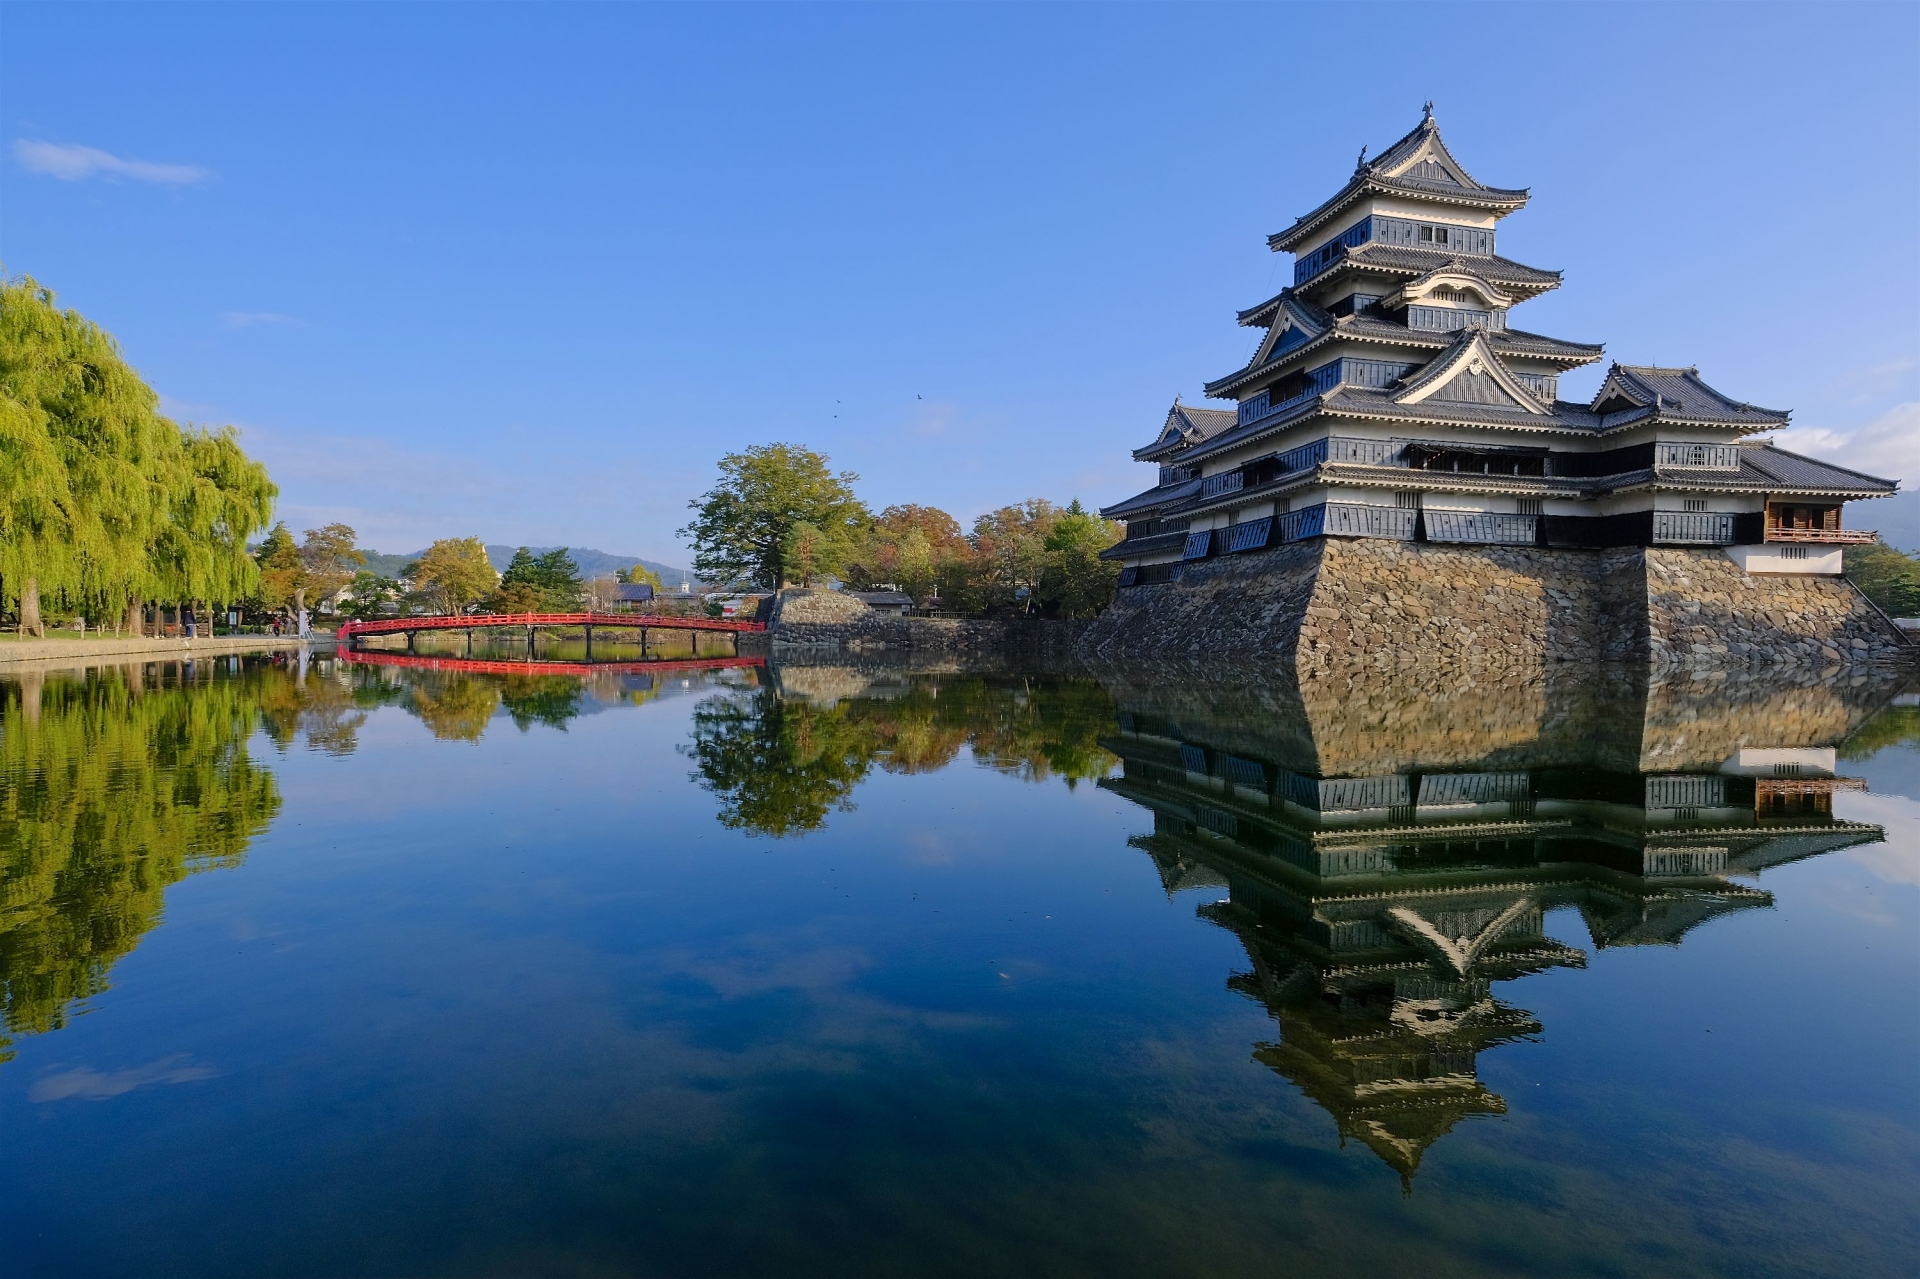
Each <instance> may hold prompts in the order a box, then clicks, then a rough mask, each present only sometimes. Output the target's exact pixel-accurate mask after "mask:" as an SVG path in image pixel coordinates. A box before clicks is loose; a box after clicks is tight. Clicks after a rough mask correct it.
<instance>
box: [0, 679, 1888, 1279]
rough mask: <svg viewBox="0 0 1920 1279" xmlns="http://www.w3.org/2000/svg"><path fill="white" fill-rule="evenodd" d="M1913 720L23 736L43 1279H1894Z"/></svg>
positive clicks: (1541, 714) (917, 685)
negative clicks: (1397, 1278)
mask: <svg viewBox="0 0 1920 1279" xmlns="http://www.w3.org/2000/svg"><path fill="white" fill-rule="evenodd" d="M1914 703H1915V698H1914V697H1913V695H1912V694H1911V693H1910V692H1908V691H1907V690H1905V689H1904V688H1902V687H1901V686H1899V685H1898V684H1896V683H1889V682H1884V681H1881V680H1878V679H1867V678H1859V677H1853V676H1851V675H1849V674H1847V673H1844V672H1831V673H1829V674H1828V675H1827V676H1826V677H1824V678H1815V677H1809V678H1808V679H1806V680H1802V681H1798V682H1796V681H1792V680H1784V679H1777V678H1771V679H1750V680H1747V679H1740V678H1731V679H1716V680H1693V681H1685V680H1683V681H1668V682H1663V681H1659V680H1652V679H1649V678H1648V676H1647V675H1646V674H1645V673H1644V672H1635V671H1584V672H1582V671H1571V670H1569V671H1561V672H1556V673H1555V674H1554V676H1553V677H1552V678H1551V679H1545V680H1542V679H1538V678H1532V677H1529V676H1526V675H1519V676H1515V677H1512V678H1501V677H1497V676H1490V675H1487V674H1486V673H1484V672H1473V671H1464V672H1463V671H1452V672H1448V671H1408V672H1404V673H1402V674H1401V675H1399V676H1391V675H1374V676H1369V677H1365V678H1354V679H1348V680H1325V681H1319V682H1316V683H1313V684H1309V685H1306V686H1298V687H1296V686H1294V685H1291V684H1289V683H1287V682H1285V681H1282V680H1277V679H1272V680H1261V679H1253V678H1249V677H1247V676H1246V675H1245V674H1244V673H1243V672H1233V671H1201V670H1137V669H1136V670H1125V671H1100V672H1093V673H1058V672H1056V673H1048V674H1032V673H1025V674H1023V673H1019V672H1010V673H1009V672H1000V673H991V674H986V673H966V672H950V673H937V674H935V673H913V672H909V671H901V670H878V669H855V668H852V667H836V666H830V665H813V666H764V665H751V664H749V665H740V666H731V667H720V668H694V667H688V666H676V665H672V664H667V665H662V666H659V667H657V668H650V669H645V670H636V669H631V668H627V669H622V670H618V671H607V670H601V671H595V672H592V673H588V674H579V673H571V672H566V671H549V670H536V671H532V672H529V673H494V672H486V671H471V670H468V671H462V670H450V669H444V668H442V669H435V668H432V667H431V666H415V665H407V664H404V663H401V664H394V663H350V662H348V661H344V660H340V659H333V658H321V659H314V660H305V659H300V658H294V657H282V658H278V659H271V660H270V659H267V658H264V657H262V658H257V659H256V658H247V659H239V658H222V659H218V660H214V661H212V662H201V663H198V664H195V665H191V666H186V665H180V664H147V665H143V666H125V667H121V666H108V667H100V668H96V669H93V670H90V671H70V672H44V673H33V674H29V675H26V676H13V677H5V676H0V876H4V878H0V999H3V1000H4V1004H3V1006H0V1013H3V1014H4V1021H3V1022H0V1273H5V1274H8V1275H22V1276H24V1275H53V1276H64V1275H88V1276H91V1275H157V1274H191V1275H316V1274H327V1275H436V1274H447V1275H482V1274H511V1275H524V1274H566V1275H573V1274H578V1275H600V1274H608V1275H614V1274H635V1275H663V1276H703V1275H751V1276H758V1275H768V1274H781V1275H802V1274H805V1275H811V1274H819V1275H923V1274H924V1275H969V1276H972V1275H1045V1276H1062V1275H1100V1276H1121V1275H1143V1276H1149V1275H1150V1276H1170V1275H1206V1276H1220V1275H1276V1274H1313V1275H1349V1274H1351V1275H1368V1276H1377V1275H1386V1274H1401V1273H1419V1274H1423V1275H1486V1274H1496V1275H1498V1274H1512V1275H1538V1274H1554V1275H1649V1274H1662V1275H1665V1274H1672V1275H1679V1274H1688V1275H1692V1274H1711V1275H1719V1274H1727V1275H1741V1276H1754V1275H1776V1274H1777V1275H1815V1274H1818V1275H1827V1274H1831V1275H1849V1276H1857V1275H1869V1274H1872V1275H1881V1274H1887V1275H1891V1274H1899V1273H1912V1272H1913V1271H1914V1270H1915V1269H1916V1268H1920V1087H1917V1086H1916V1085H1920V994H1916V984H1915V974H1916V972H1920V705H1916V704H1914Z"/></svg>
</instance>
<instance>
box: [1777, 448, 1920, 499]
mask: <svg viewBox="0 0 1920 1279" xmlns="http://www.w3.org/2000/svg"><path fill="white" fill-rule="evenodd" d="M1740 470H1741V473H1742V474H1752V475H1754V476H1755V477H1757V478H1760V479H1764V480H1769V481H1771V482H1773V483H1775V484H1778V485H1780V486H1781V487H1782V488H1783V489H1787V490H1796V491H1797V490H1807V491H1818V492H1826V493H1838V492H1857V493H1892V492H1893V491H1894V490H1895V489H1897V488H1899V487H1900V485H1899V482H1898V481H1897V480H1883V479H1881V478H1880V477H1879V476H1877V475H1867V474H1865V473H1863V472H1861V471H1854V470H1849V469H1848V468H1846V467H1844V466H1835V465H1834V464H1833V463H1831V462H1821V461H1818V460H1816V459H1814V458H1810V457H1802V456H1801V455H1800V454H1798V453H1789V452H1787V451H1786V450H1785V449H1782V448H1775V447H1774V446H1773V445H1771V444H1748V445H1743V446H1741V449H1740Z"/></svg>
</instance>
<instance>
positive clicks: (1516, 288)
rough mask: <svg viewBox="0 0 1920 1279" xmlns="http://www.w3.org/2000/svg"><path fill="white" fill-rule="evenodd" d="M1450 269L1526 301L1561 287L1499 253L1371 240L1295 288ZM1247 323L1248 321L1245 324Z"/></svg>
mask: <svg viewBox="0 0 1920 1279" xmlns="http://www.w3.org/2000/svg"><path fill="white" fill-rule="evenodd" d="M1448 268H1454V269H1457V270H1464V271H1472V272H1473V273H1474V274H1476V275H1479V276H1481V277H1482V278H1484V279H1486V280H1487V281H1488V282H1489V283H1492V284H1498V285H1500V286H1501V287H1502V288H1505V289H1508V290H1510V291H1512V292H1514V293H1516V294H1518V295H1520V296H1521V298H1522V300H1524V299H1526V298H1532V297H1538V296H1539V295H1540V294H1542V293H1545V292H1548V291H1549V290H1551V289H1557V288H1559V287H1560V279H1561V276H1560V272H1558V271H1547V270H1543V269H1542V268H1540V267H1537V266H1527V265H1526V264H1525V263H1522V262H1515V261H1514V260H1513V259H1511V258H1503V257H1500V256H1499V255H1498V254H1487V255H1485V256H1480V255H1477V254H1469V253H1455V252H1453V251H1452V250H1450V249H1422V248H1417V247H1415V246H1412V245H1406V244H1382V243H1380V242H1379V241H1378V240H1369V241H1367V242H1366V243H1364V244H1359V245H1355V246H1354V247H1352V248H1350V249H1347V250H1346V251H1345V252H1344V253H1342V254H1341V255H1340V256H1339V257H1337V258H1335V259H1333V261H1331V262H1329V263H1328V264H1327V265H1326V267H1325V268H1324V269H1322V270H1320V271H1318V272H1316V273H1315V274H1313V275H1311V276H1309V277H1308V278H1306V279H1304V280H1298V281H1295V284H1294V287H1295V288H1304V287H1306V286H1307V285H1310V284H1313V283H1315V282H1316V281H1319V280H1321V279H1324V278H1325V277H1326V276H1328V275H1330V274H1332V273H1334V272H1338V271H1343V270H1348V271H1370V272H1373V273H1375V274H1379V275H1389V276H1401V277H1405V278H1408V279H1412V278H1414V277H1416V276H1422V275H1426V274H1427V273H1428V272H1431V271H1440V270H1445V269H1448ZM1242 323H1246V321H1244V320H1243V321H1242Z"/></svg>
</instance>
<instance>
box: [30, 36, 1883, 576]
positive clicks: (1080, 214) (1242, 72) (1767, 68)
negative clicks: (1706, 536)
mask: <svg viewBox="0 0 1920 1279" xmlns="http://www.w3.org/2000/svg"><path fill="white" fill-rule="evenodd" d="M1916 67H1920V7H1916V6H1911V5H1899V6H1885V7H1876V6H1870V5H1821V6H1810V7H1761V6H1734V5H1712V6H1707V7H1704V8H1687V7H1682V6H1674V5H1660V6H1652V5H1644V6H1610V7H1593V8H1583V7H1577V6H1571V5H1554V6H1537V7H1528V6H1488V7H1475V6H1472V5H1463V4H1451V5H1447V6H1443V7H1438V6H1425V5H1422V6H1414V7H1409V8H1403V9H1399V8H1394V7H1393V6H1390V5H1381V4H1371V3H1370V4H1365V5H1352V6H1341V5H1335V6H1312V5H1280V6H1259V7H1256V6H1227V5H1210V6H1198V5H1183V6H1172V7H1154V6H1146V5H1128V6H1073V5H1023V6H1013V7H993V6H983V5H964V6H884V7H869V6H855V5H838V6H831V7H807V6H800V5H781V6H775V7H754V6H747V5H725V6H721V5H713V6H703V7H639V6H616V5H596V6H585V7H566V6H555V5H542V6H526V7H480V6H451V5H415V6H408V7H397V8H384V7H378V6H372V5H338V6H320V7H299V6H290V5H274V6H251V7H247V6H235V5H222V6H213V7H188V6H164V5H141V6H137V7H130V8H113V7H103V6H91V5H88V6H71V5H59V6H40V5H31V4H20V3H10V4H7V5H6V6H4V8H0V127H4V130H5V137H4V143H5V147H6V150H5V154H4V158H0V262H3V263H4V265H5V268H6V270H7V271H8V272H10V273H13V274H22V273H24V274H30V275H32V276H34V277H36V278H37V279H39V280H40V281H41V282H43V283H45V284H47V285H49V286H51V287H53V288H54V289H55V290H57V292H58V293H59V295H60V297H61V299H62V300H63V301H64V302H65V303H66V304H67V305H70V306H74V307H77V308H79V309H80V310H81V311H83V312H84V313H85V314H87V315H88V316H89V317H91V318H93V319H95V320H97V321H99V322H100V323H101V324H103V325H105V326H106V327H107V328H109V329H110V330H112V331H113V332H114V333H115V334H117V335H118V336H119V338H120V340H121V342H122V344H123V345H124V346H125V348H126V350H127V352H128V354H129V356H130V357H131V359H132V360H133V361H134V363H135V364H136V365H137V366H138V367H139V368H140V369H141V371H142V372H143V373H144V374H145V375H146V377H147V378H148V380H149V381H150V382H151V383H152V384H153V385H154V386H155V387H156V388H157V389H158V390H159V391H160V392H161V394H162V395H163V396H164V397H165V400H166V403H167V406H168V407H169V409H170V410H171V411H172V412H174V413H175V414H176V415H177V416H180V417H184V418H188V419H191V420H193V421H196V422H207V423H227V422H231V423H234V424H237V425H239V426H240V427H241V428H242V429H243V430H244V432H245V436H246V439H247V442H248V446H249V448H251V449H252V450H253V451H254V452H255V453H257V454H258V455H259V456H261V457H263V458H264V459H265V460H266V461H267V462H268V464H269V465H270V467H271V468H272V470H273V473H274V476H275V478H276V479H277V480H278V482H279V483H280V486H281V490H282V502H281V513H282V514H283V516H284V517H285V518H286V519H287V520H288V522H289V523H290V524H291V525H292V526H293V527H294V528H295V529H296V530H298V529H300V528H302V527H307V526H311V525H313V524H316V523H319V522H323V521H327V520H333V519H344V520H346V521H347V522H349V523H351V524H353V525H355V526H356V527H357V528H358V529H360V530H361V533H362V541H363V543H364V544H367V545H371V546H375V547H378V548H380V549H383V550H411V549H415V548H417V547H419V546H421V545H424V544H425V543H426V542H427V541H429V540H431V539H432V538H434V537H441V536H466V535H477V536H480V537H483V538H485V539H486V540H488V541H505V542H531V543H535V544H552V543H568V544H572V545H587V546H596V547H599V548H602V549H606V550H616V551H623V552H631V553H634V554H639V555H645V556H648V557H650V558H655V559H662V560H666V561H669V562H676V563H678V562H685V560H686V558H687V556H686V553H685V551H684V550H683V549H682V548H681V547H680V546H679V545H678V544H677V542H676V539H675V537H674V533H673V530H674V529H675V528H677V527H678V526H679V525H681V524H682V523H684V521H685V519H686V502H687V500H688V498H690V497H692V496H694V495H696V494H698V493H699V492H701V491H703V490H704V489H705V488H706V487H707V486H708V485H709V484H710V483H711V482H712V479H713V475H714V472H713V464H714V461H715V459H717V458H718V457H719V455H720V454H722V453H723V452H726V451H728V450H732V449H737V448H740V447H742V446H745V445H749V444H755V443H763V442H767V441H771V440H789V441H794V442H798V443H802V444H806V445H808V446H810V447H813V448H816V449H820V450H822V451H824V452H826V453H828V454H830V455H831V456H832V458H833V460H834V462H835V464H836V465H838V466H842V467H845V468H848V469H852V470H854V471H857V472H859V473H860V475H861V476H862V477H863V478H862V480H861V483H860V486H859V487H860V491H861V493H862V494H863V496H865V497H866V499H867V500H868V501H869V502H871V503H872V504H874V505H875V506H880V505H885V504H887V503H890V502H926V503H933V504H936V505H939V506H943V507H945V508H946V509H948V510H950V511H952V512H953V513H954V514H956V515H958V516H960V517H961V518H962V519H963V521H964V520H970V519H971V517H972V516H973V515H975V514H977V513H979V512H980V511H983V510H986V509H989V508H991V507H994V506H998V505H1001V504H1004V503H1007V502H1012V501H1017V500H1019V499H1022V498H1025V497H1028V496H1045V497H1049V498H1053V499H1055V500H1058V501H1065V500H1067V499H1068V498H1071V497H1075V496H1078V497H1080V498H1083V499H1085V500H1087V501H1089V502H1110V501H1113V500H1116V499H1118V498H1120V497H1123V496H1126V495H1127V494H1129V493H1132V492H1134V491H1136V490H1138V489H1139V488H1142V487H1144V486H1145V485H1146V484H1147V483H1149V482H1150V481H1151V477H1150V475H1149V474H1148V472H1147V470H1146V469H1145V468H1142V467H1139V466H1138V465H1137V464H1134V463H1132V462H1131V461H1130V460H1129V458H1128V450H1129V449H1130V448H1132V447H1134V446H1136V445H1138V444H1140V443H1143V442H1145V441H1146V440H1147V439H1149V438H1150V437H1151V436H1152V435H1153V433H1154V431H1155V429H1156V428H1157V427H1158V425H1159V423H1160V420H1161V418H1162V416H1163V415H1164V413H1165V411H1166V408H1167V405H1168V404H1169V403H1170V402H1171V400H1172V398H1173V396H1174V394H1175V393H1176V392H1180V393H1183V394H1184V395H1185V396H1186V397H1187V399H1188V400H1189V401H1190V402H1193V401H1198V400H1200V399H1201V394H1200V386H1201V384H1202V383H1203V382H1205V381H1207V380H1209V379H1211V378H1214V377H1217V376H1219V375H1221V374H1222V373H1225V372H1227V371H1229V370H1231V369H1233V368H1235V367H1237V366H1238V365H1239V364H1241V363H1242V362H1243V361H1244V360H1245V358H1246V357H1247V355H1248V354H1249V353H1250V346H1251V343H1252V335H1251V334H1250V332H1249V331H1247V330H1242V329H1239V328H1236V327H1235V326H1234V324H1233V312H1234V311H1235V309H1237V308H1240V307H1244V306H1248V305H1251V304H1252V303H1254V302H1257V301H1259V300H1261V299H1263V298H1265V297H1267V296H1269V295H1270V294H1272V293H1273V292H1274V291H1276V290H1277V289H1278V288H1279V284H1280V282H1281V280H1282V278H1283V271H1284V270H1285V264H1286V263H1288V262H1290V260H1291V259H1288V258H1285V257H1283V256H1281V255H1276V254H1271V253H1269V252H1268V251H1267V250H1266V247H1265V243H1264V240H1265V237H1266V235H1267V234H1268V233H1270V232H1272V231H1275V230H1278V229H1280V228H1282V227H1284V226H1285V225H1287V224H1288V223H1290V222H1291V221H1292V219H1293V218H1294V217H1295V216H1296V215H1298V214H1300V213H1302V212H1304V211H1306V210H1307V209H1309V208H1311V207H1312V206H1313V205H1315V204H1316V203H1318V202H1319V201H1320V200H1321V199H1323V198H1324V197H1325V196H1327V195H1328V194H1331V192H1332V191H1333V190H1334V189H1336V188H1337V187H1338V185H1339V184H1340V183H1341V182H1342V181H1343V180H1344V178H1345V177H1346V175H1347V174H1348V173H1349V172H1350V171H1351V170H1352V167H1353V163H1354V157H1355V155H1356V154H1357V153H1358V151H1359V150H1360V147H1361V146H1362V145H1363V144H1365V145H1368V146H1371V147H1372V148H1374V150H1375V151H1376V152H1377V151H1378V150H1379V148H1381V147H1382V146H1384V145H1385V144H1387V143H1388V142H1391V141H1392V140H1393V139H1394V138H1396V137H1398V136H1399V135H1400V134H1402V133H1404V132H1405V131H1406V130H1407V129H1409V128H1410V127H1412V126H1413V124H1414V123H1415V122H1416V121H1417V120H1418V119H1419V116H1420V104H1421V102H1422V100H1424V99H1426V98H1432V99H1433V100H1434V101H1435V103H1436V114H1437V116H1438V118H1439V120H1440V122H1441V126H1442V129H1443V131H1444V133H1445V135H1446V138H1447V140H1448V143H1449V145H1450V146H1451V147H1452V149H1453V151H1454V153H1455V155H1456V156H1458V157H1459V158H1460V160H1461V161H1462V162H1463V163H1464V164H1465V165H1466V166H1467V167H1468V168H1469V169H1470V170H1471V171H1472V172H1473V173H1474V175H1475V176H1476V177H1478V178H1480V179H1481V180H1482V181H1486V182H1490V183H1494V184H1497V185H1502V186H1530V187H1531V188H1532V189H1533V192H1534V200H1533V203H1532V205H1531V206H1529V207H1528V208H1527V209H1525V210H1523V211H1522V212H1520V213H1517V214H1515V215H1513V216H1512V217H1510V218H1509V219H1508V220H1507V221H1506V222H1505V223H1504V224H1503V226H1502V231H1501V251H1502V252H1503V253H1504V254H1506V255H1508V256H1511V257H1514V258H1517V259H1519V260H1520V261H1523V262H1528V263H1531V264H1534V265H1538V266H1544V267H1552V268H1557V269H1561V270H1564V271H1565V272H1566V284H1565V287H1564V288H1563V289H1562V290H1561V291H1560V292H1558V293H1555V294H1549V295H1547V296H1546V297H1544V298H1542V299H1540V300H1538V301H1535V302H1531V303H1528V304H1527V305H1526V306H1525V307H1524V308H1523V309H1522V310H1521V311H1520V312H1519V314H1518V315H1517V316H1516V323H1517V324H1519V325H1520V326H1522V327H1526V328H1530V329H1534V330H1536V331H1541V332H1547V333H1551V334H1554V335H1557V336H1561V337H1567V338H1572V339H1576V340H1582V341H1604V342H1606V343H1607V346H1608V354H1609V355H1610V356H1611V357H1613V358H1617V359H1621V360H1625V361H1628V362H1639V363H1653V362H1665V363H1674V364H1697V365H1698V366H1699V367H1700V369H1701V371H1702V373H1703V375H1704V376H1705V377H1706V378H1707V379H1708V380H1709V381H1710V382H1712V383H1713V384H1714V385H1716V386H1718V387H1720V388H1721V389H1722V390H1725V391H1727V392H1729V393H1732V394H1735V395H1737V396H1739V397H1741V398H1744V399H1749V400H1752V401H1753V402H1755V403H1760V404H1765V405H1769V406H1778V407H1786V408H1791V409H1793V410H1794V412H1795V428H1796V430H1795V433H1794V440H1793V442H1794V443H1796V444H1797V445H1799V446H1800V447H1803V448H1806V449H1808V450H1809V451H1815V452H1821V453H1823V454H1825V455H1827V456H1831V457H1835V458H1837V459H1839V460H1841V461H1843V462H1847V461H1850V462H1852V463H1853V464H1855V465H1859V466H1862V467H1864V468H1866V469H1870V470H1872V469H1877V470H1879V471H1880V473H1883V474H1895V475H1898V476H1899V477H1900V478H1901V479H1902V480H1904V481H1905V482H1906V483H1907V484H1908V485H1909V486H1914V485H1916V484H1920V305H1917V304H1916V298H1917V297H1920V220H1917V219H1916V215H1915V209H1916V208H1917V207H1920V200H1917V199H1916V197H1917V196H1920V190H1917V189H1916V188H1920V143H1917V142H1916V139H1917V138H1920V75H1916ZM1598 378H1599V372H1598V370H1587V371H1583V373H1580V374H1576V375H1574V376H1571V377H1569V378H1566V379H1564V380H1563V392H1562V393H1563V395H1566V396H1567V397H1568V398H1579V397H1581V396H1584V395H1585V394H1587V393H1590V391H1591V389H1592V387H1593V386H1594V385H1597V383H1598ZM1895 502H1896V503H1897V504H1898V506H1899V507H1900V508H1903V509H1891V508H1893V507H1894V506H1895V503H1878V504H1872V505H1868V506H1865V507H1862V508H1860V511H1859V515H1858V516H1857V518H1856V519H1855V522H1857V523H1860V524H1864V525H1868V526H1873V525H1875V524H1878V525H1879V526H1881V527H1885V528H1888V529H1889V530H1893V529H1895V528H1899V529H1900V530H1901V533H1900V537H1899V540H1902V541H1904V542H1906V543H1907V544H1909V545H1920V506H1916V505H1915V504H1914V501H1913V500H1910V499H1908V498H1906V497H1902V498H1900V499H1896V500H1895ZM1909 525H1911V529H1910V530H1909V529H1908V526H1909Z"/></svg>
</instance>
